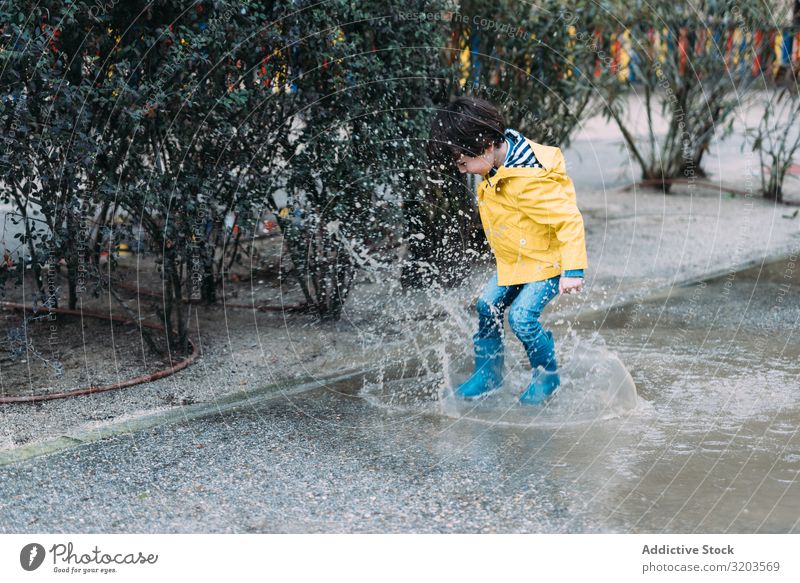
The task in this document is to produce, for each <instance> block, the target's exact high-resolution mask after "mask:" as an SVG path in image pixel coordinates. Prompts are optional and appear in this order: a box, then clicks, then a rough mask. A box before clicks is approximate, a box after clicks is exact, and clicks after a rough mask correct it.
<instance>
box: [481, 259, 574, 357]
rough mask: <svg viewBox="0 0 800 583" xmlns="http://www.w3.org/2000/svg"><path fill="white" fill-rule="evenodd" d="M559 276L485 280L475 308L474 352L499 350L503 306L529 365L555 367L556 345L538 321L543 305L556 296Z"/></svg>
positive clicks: (500, 347)
mask: <svg viewBox="0 0 800 583" xmlns="http://www.w3.org/2000/svg"><path fill="white" fill-rule="evenodd" d="M560 279H561V276H560V275H556V276H555V277H551V278H550V279H545V280H543V281H534V282H531V283H526V284H521V285H511V286H499V285H497V274H496V273H495V274H494V275H493V276H492V278H491V279H490V280H489V281H488V282H487V283H486V287H485V288H484V289H483V292H482V293H481V296H480V298H478V303H477V305H476V309H477V311H478V332H477V333H476V334H475V336H473V341H474V342H475V347H476V351H478V349H479V347H481V346H484V347H496V348H495V349H496V350H498V351H500V350H502V343H503V315H504V313H505V310H506V308H508V307H509V306H510V307H511V309H510V310H509V312H508V323H509V325H510V326H511V330H512V331H513V332H514V334H515V335H516V336H517V338H519V339H520V341H521V342H522V345H523V346H524V347H525V352H526V353H527V355H528V360H529V361H530V363H531V367H532V368H533V369H536V367H537V366H542V367H544V368H545V370H549V371H554V370H556V359H555V344H554V342H553V335H552V333H550V332H548V331H546V330H545V329H544V328H543V327H542V325H541V324H540V323H539V317H540V316H541V315H542V310H543V309H544V307H545V306H546V305H547V304H548V303H549V302H550V300H552V299H553V298H554V297H556V296H557V295H558V282H559V280H560Z"/></svg>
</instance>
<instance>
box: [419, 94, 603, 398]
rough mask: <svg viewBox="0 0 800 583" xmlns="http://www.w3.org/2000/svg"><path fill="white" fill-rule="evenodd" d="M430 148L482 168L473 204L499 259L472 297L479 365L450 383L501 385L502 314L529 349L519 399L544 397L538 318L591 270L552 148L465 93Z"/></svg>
mask: <svg viewBox="0 0 800 583" xmlns="http://www.w3.org/2000/svg"><path fill="white" fill-rule="evenodd" d="M428 151H429V154H430V155H431V157H432V159H438V160H445V159H448V158H449V159H450V160H452V161H453V162H454V163H455V164H456V166H457V167H458V170H459V171H460V172H461V173H462V174H463V173H465V172H469V173H471V174H479V175H481V176H483V181H482V182H481V183H480V185H479V186H478V210H479V211H480V216H481V223H482V224H483V229H484V231H485V233H486V238H487V240H488V242H489V245H490V246H491V248H492V253H493V254H494V256H495V259H496V262H497V272H496V273H495V274H493V275H492V277H491V279H490V280H489V282H488V283H487V284H486V287H485V288H484V290H483V293H482V294H481V296H480V298H479V299H478V302H477V306H476V309H477V312H478V332H477V333H476V334H475V335H474V336H473V342H474V346H475V372H474V373H473V374H472V376H470V378H469V379H468V380H467V381H466V382H465V383H463V384H462V385H460V386H459V387H458V388H457V389H456V394H457V395H458V396H459V397H461V398H464V399H478V398H481V397H485V396H486V395H489V394H490V393H492V392H494V391H496V390H498V389H499V388H500V386H501V385H502V382H503V313H504V312H505V310H506V308H510V309H509V315H508V320H509V325H510V327H511V329H512V330H513V331H514V334H515V335H516V336H517V337H518V338H519V339H520V341H521V342H522V344H523V346H524V347H525V352H526V353H527V355H528V360H529V361H530V364H531V367H532V369H533V375H532V379H531V383H530V385H529V386H528V388H527V389H526V390H525V391H524V392H523V393H522V395H521V396H520V398H519V401H520V403H523V404H539V403H543V402H545V401H546V400H547V399H548V398H549V397H550V396H551V395H552V394H553V392H554V391H555V390H556V389H557V388H558V387H559V386H560V379H559V376H558V372H557V370H558V366H557V363H556V357H555V343H554V342H553V334H552V333H551V332H550V331H546V330H544V329H543V328H542V325H541V324H540V323H539V316H540V315H541V313H542V310H543V309H544V307H545V306H546V305H547V303H548V302H549V301H550V300H552V299H553V298H554V297H555V296H557V295H558V294H559V293H567V294H568V293H572V292H573V291H575V292H579V291H581V290H582V289H583V276H584V271H583V270H584V269H585V268H586V267H587V258H586V244H585V241H584V231H583V218H582V217H581V213H580V211H579V210H578V207H577V206H576V204H575V188H574V187H573V185H572V180H570V178H569V177H568V176H567V174H566V169H565V164H564V157H563V156H562V154H561V150H560V149H558V148H554V147H550V146H543V145H541V144H536V143H534V142H531V141H529V140H527V139H526V138H524V137H523V136H522V135H520V133H519V132H517V131H515V130H512V129H506V126H505V121H504V120H503V116H502V115H501V114H500V112H499V111H498V110H497V108H496V107H495V106H494V105H492V104H491V103H489V102H488V101H484V100H482V99H477V98H474V97H461V98H459V99H457V100H455V101H454V102H453V103H451V104H450V105H448V106H447V107H445V108H444V109H443V110H440V111H439V112H438V113H437V115H436V116H435V117H434V120H433V123H432V127H431V136H430V141H429V144H428Z"/></svg>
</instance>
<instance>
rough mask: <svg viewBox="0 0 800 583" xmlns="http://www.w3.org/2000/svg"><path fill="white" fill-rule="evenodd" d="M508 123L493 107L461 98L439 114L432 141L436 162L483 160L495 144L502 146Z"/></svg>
mask: <svg viewBox="0 0 800 583" xmlns="http://www.w3.org/2000/svg"><path fill="white" fill-rule="evenodd" d="M505 128H506V123H505V120H504V119H503V115H502V114H501V113H500V112H499V111H498V109H497V107H495V106H494V105H493V104H492V103H490V102H488V101H486V100H484V99H479V98H477V97H459V98H458V99H456V100H455V101H453V102H452V103H450V104H448V105H447V107H445V108H444V109H440V110H439V111H437V112H436V115H435V116H434V117H433V121H432V122H431V133H430V137H429V138H428V147H427V151H428V156H429V157H430V159H431V160H432V161H437V162H451V161H452V160H453V159H454V158H458V157H459V156H460V155H461V154H465V155H467V156H479V155H481V154H483V153H484V152H485V151H486V149H487V148H488V147H489V146H490V145H492V144H501V143H502V142H503V140H504V139H505V138H504V134H505Z"/></svg>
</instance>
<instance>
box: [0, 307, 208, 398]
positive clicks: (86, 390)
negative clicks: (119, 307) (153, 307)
mask: <svg viewBox="0 0 800 583" xmlns="http://www.w3.org/2000/svg"><path fill="white" fill-rule="evenodd" d="M0 307H2V308H4V309H11V310H21V311H31V312H33V311H36V309H35V308H34V307H33V306H30V305H27V304H18V303H15V302H0ZM46 310H47V312H48V313H56V314H67V315H70V316H88V317H90V318H100V319H104V320H109V321H113V322H120V323H123V324H139V325H141V326H144V327H145V328H150V329H152V330H161V331H163V330H164V327H163V326H162V325H161V324H156V323H155V322H145V321H142V322H134V321H133V320H131V319H129V318H126V317H124V316H114V315H108V314H102V313H100V312H87V311H80V310H70V309H68V308H46ZM189 346H191V348H192V352H191V354H189V356H187V357H186V358H184V359H183V360H181V361H180V362H178V363H177V364H175V365H173V366H171V367H169V368H165V369H162V370H159V371H156V372H154V373H150V374H144V375H139V376H138V377H134V378H132V379H128V380H125V381H119V382H116V383H111V384H108V385H95V386H92V387H83V388H81V389H74V390H72V391H62V392H58V393H48V394H47V395H29V396H16V397H5V396H0V404H4V403H30V402H35V401H50V400H53V399H64V398H66V397H77V396H80V395H89V394H91V393H102V392H104V391H111V390H113V389H121V388H123V387H131V386H133V385H139V384H142V383H149V382H150V381H155V380H158V379H163V378H164V377H168V376H170V375H172V374H174V373H176V372H178V371H179V370H182V369H184V368H186V367H187V366H189V365H190V364H192V363H193V362H194V360H195V358H197V346H195V344H194V342H192V341H191V340H189Z"/></svg>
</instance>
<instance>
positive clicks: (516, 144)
mask: <svg viewBox="0 0 800 583" xmlns="http://www.w3.org/2000/svg"><path fill="white" fill-rule="evenodd" d="M505 137H506V142H508V152H506V159H505V160H504V161H503V166H506V167H508V168H542V165H541V164H540V163H539V160H537V159H536V155H535V154H534V153H533V148H531V145H530V144H529V143H528V140H526V139H525V136H523V135H522V134H521V133H519V132H518V131H516V130H512V129H507V130H506V131H505ZM495 172H497V169H496V168H492V170H491V171H490V172H489V176H494V174H495Z"/></svg>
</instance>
